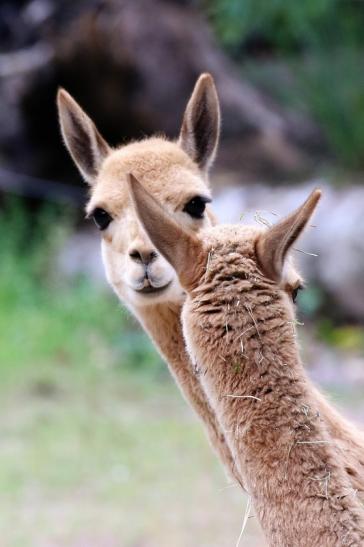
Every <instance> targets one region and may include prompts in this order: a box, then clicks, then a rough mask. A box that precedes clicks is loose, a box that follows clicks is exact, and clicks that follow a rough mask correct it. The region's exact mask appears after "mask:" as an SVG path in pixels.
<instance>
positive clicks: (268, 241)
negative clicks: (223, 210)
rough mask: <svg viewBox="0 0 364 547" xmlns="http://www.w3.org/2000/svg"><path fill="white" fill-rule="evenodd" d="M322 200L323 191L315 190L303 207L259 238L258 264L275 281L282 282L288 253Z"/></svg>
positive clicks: (257, 249)
mask: <svg viewBox="0 0 364 547" xmlns="http://www.w3.org/2000/svg"><path fill="white" fill-rule="evenodd" d="M320 198H321V190H318V189H316V190H314V191H313V192H312V193H311V194H310V196H309V197H308V199H307V200H306V201H305V202H304V203H303V205H301V207H299V208H298V209H297V210H296V211H295V212H294V213H292V214H291V215H289V216H288V217H286V218H284V219H283V220H281V221H280V222H278V224H275V225H274V226H272V228H269V229H268V231H267V232H265V233H264V234H262V236H261V237H260V238H259V240H258V242H257V247H256V251H257V258H258V262H259V264H260V266H261V268H262V270H263V271H264V273H265V274H266V275H268V277H270V278H271V279H273V280H274V281H280V279H281V276H282V271H283V266H284V260H285V258H286V256H287V253H288V251H289V250H290V248H291V247H292V245H293V244H294V242H295V241H296V239H297V238H298V237H299V236H300V234H301V233H302V231H303V230H304V228H305V227H306V225H307V223H308V221H309V220H310V218H311V216H312V214H313V212H314V210H315V209H316V206H317V203H318V201H319V200H320Z"/></svg>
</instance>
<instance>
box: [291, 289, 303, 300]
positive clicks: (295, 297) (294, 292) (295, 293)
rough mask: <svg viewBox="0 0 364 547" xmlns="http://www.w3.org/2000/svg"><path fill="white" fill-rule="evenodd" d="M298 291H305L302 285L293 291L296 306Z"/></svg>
mask: <svg viewBox="0 0 364 547" xmlns="http://www.w3.org/2000/svg"><path fill="white" fill-rule="evenodd" d="M298 291H303V287H302V285H298V287H296V288H295V289H293V291H292V300H293V303H294V304H295V303H296V300H297V296H298Z"/></svg>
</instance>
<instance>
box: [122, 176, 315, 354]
mask: <svg viewBox="0 0 364 547" xmlns="http://www.w3.org/2000/svg"><path fill="white" fill-rule="evenodd" d="M129 187H130V191H131V194H132V196H133V201H134V204H135V206H136V210H137V212H138V215H139V218H140V220H141V222H142V223H143V225H144V227H145V230H146V232H147V233H148V234H149V237H150V238H151V240H152V242H153V243H154V245H155V247H156V248H157V249H158V250H159V252H160V253H161V254H163V255H164V256H165V257H166V259H167V260H168V262H169V263H170V264H172V266H173V267H174V269H175V270H176V272H177V275H178V276H179V279H180V283H181V285H182V287H183V288H184V290H185V291H186V292H187V294H188V296H189V298H188V302H187V305H185V310H186V309H187V310H189V311H190V312H192V310H193V312H194V315H195V317H196V319H197V323H199V322H200V328H204V329H205V331H206V327H207V326H208V325H211V326H217V324H218V321H221V313H223V314H224V318H225V319H226V322H224V324H223V325H222V327H224V329H223V330H225V331H226V333H225V334H227V335H228V334H229V332H231V331H232V330H233V329H234V328H235V326H237V327H238V328H240V327H241V324H242V322H243V323H244V322H245V323H249V324H250V323H251V322H252V310H255V315H256V321H257V324H256V330H258V329H259V326H258V323H259V325H260V329H259V332H260V335H263V334H264V333H265V332H268V331H270V330H271V329H272V331H274V329H275V328H276V327H277V326H278V324H280V323H284V322H287V321H290V322H291V324H290V327H289V328H288V331H289V332H291V333H293V331H294V329H293V328H292V325H293V321H294V306H293V302H294V301H295V297H296V294H297V290H298V289H299V288H301V284H302V278H301V276H300V275H299V274H298V273H297V271H296V269H295V268H294V267H293V265H292V263H291V260H290V256H289V251H290V249H291V248H292V245H293V244H294V242H295V241H296V240H297V238H298V237H299V235H300V234H301V233H302V231H303V230H304V228H305V227H306V225H307V223H308V221H309V219H310V217H311V215H312V213H313V211H314V209H315V207H316V205H317V203H318V201H319V199H320V196H321V192H320V190H315V191H313V192H312V194H311V195H310V196H309V198H308V199H307V200H306V201H305V203H304V204H303V205H302V206H301V207H300V208H299V209H297V210H296V211H295V212H294V213H292V214H291V215H290V216H288V217H287V218H285V219H283V220H281V221H280V222H278V223H277V224H276V225H275V226H273V227H271V228H269V229H268V230H265V229H263V228H261V227H258V226H243V225H219V226H213V227H208V228H205V229H203V230H201V231H200V232H199V233H198V234H196V233H192V232H191V231H189V230H186V229H185V228H184V227H183V226H181V225H180V224H178V223H177V222H176V221H175V219H174V218H172V216H171V215H170V214H169V213H168V211H165V210H163V208H162V207H161V206H160V204H159V203H157V201H156V200H155V199H154V198H153V197H152V196H151V195H150V194H149V193H148V192H147V190H146V189H145V188H144V187H143V186H142V185H141V184H140V183H139V181H138V180H137V179H136V178H135V177H134V176H133V175H131V176H130V179H129ZM272 310H276V311H277V317H275V315H274V313H273V312H272ZM283 310H284V311H283ZM184 313H185V316H186V313H187V312H186V311H185V312H184ZM244 316H245V318H246V320H244ZM185 318H186V317H185ZM202 319H204V320H205V321H206V323H205V324H203V323H202V322H201V320H202ZM215 334H216V333H215ZM236 334H238V333H236ZM223 335H224V332H221V336H223ZM212 342H213V344H214V345H215V344H216V340H215V341H212Z"/></svg>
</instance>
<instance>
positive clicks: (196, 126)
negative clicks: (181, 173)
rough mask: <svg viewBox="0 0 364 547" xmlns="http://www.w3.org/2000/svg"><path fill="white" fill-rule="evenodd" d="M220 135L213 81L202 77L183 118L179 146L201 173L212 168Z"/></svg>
mask: <svg viewBox="0 0 364 547" xmlns="http://www.w3.org/2000/svg"><path fill="white" fill-rule="evenodd" d="M219 133H220V107H219V99H218V96H217V92H216V87H215V84H214V80H213V78H212V76H211V75H210V74H202V75H201V76H200V77H199V79H198V80H197V82H196V85H195V88H194V90H193V93H192V95H191V98H190V100H189V101H188V104H187V108H186V110H185V113H184V116H183V122H182V127H181V132H180V136H179V141H178V142H179V144H180V146H181V147H182V148H183V150H184V151H185V152H187V154H188V155H189V156H190V157H191V158H192V159H193V160H194V161H195V162H196V163H197V164H198V165H199V167H200V168H201V169H203V170H207V169H208V168H209V167H210V165H211V164H212V162H213V160H214V158H215V154H216V148H217V144H218V141H219Z"/></svg>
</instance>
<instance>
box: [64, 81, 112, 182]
mask: <svg viewBox="0 0 364 547" xmlns="http://www.w3.org/2000/svg"><path fill="white" fill-rule="evenodd" d="M57 106H58V115H59V123H60V126H61V133H62V136H63V140H64V143H65V145H66V147H67V149H68V151H69V153H70V155H71V156H72V159H73V161H74V162H75V164H76V166H77V167H78V169H79V171H80V172H81V174H82V176H83V178H84V179H85V180H86V182H88V183H89V184H91V185H92V184H93V183H94V182H95V179H96V176H97V174H98V172H99V170H100V167H101V164H102V162H103V161H104V159H105V158H106V156H107V155H108V154H109V152H110V147H109V145H108V144H107V142H106V141H105V140H104V138H103V137H102V136H101V134H100V133H99V131H98V130H97V128H96V126H95V124H94V123H93V121H92V120H91V118H89V116H87V114H86V113H85V112H84V111H83V110H82V108H81V107H80V105H79V104H78V103H77V102H76V101H75V100H74V99H73V98H72V97H71V95H70V94H69V93H67V91H65V90H64V89H59V91H58V94H57Z"/></svg>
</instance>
